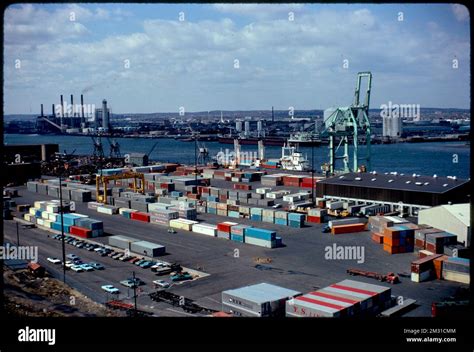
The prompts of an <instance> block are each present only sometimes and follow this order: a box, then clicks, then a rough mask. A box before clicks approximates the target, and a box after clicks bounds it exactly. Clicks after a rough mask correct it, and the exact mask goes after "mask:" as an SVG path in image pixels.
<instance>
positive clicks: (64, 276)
mask: <svg viewBox="0 0 474 352" xmlns="http://www.w3.org/2000/svg"><path fill="white" fill-rule="evenodd" d="M68 168H69V164H68V163H65V164H64V169H65V170H67V169H68ZM62 189H63V187H62V179H61V172H60V173H59V211H60V214H61V242H62V252H63V282H64V283H66V242H65V239H64V209H63V191H62Z"/></svg>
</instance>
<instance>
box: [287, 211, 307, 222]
mask: <svg viewBox="0 0 474 352" xmlns="http://www.w3.org/2000/svg"><path fill="white" fill-rule="evenodd" d="M304 218H305V215H304V214H298V213H288V220H291V221H299V222H304Z"/></svg>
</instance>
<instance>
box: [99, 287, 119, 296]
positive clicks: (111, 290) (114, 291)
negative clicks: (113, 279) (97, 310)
mask: <svg viewBox="0 0 474 352" xmlns="http://www.w3.org/2000/svg"><path fill="white" fill-rule="evenodd" d="M101 289H103V290H104V291H105V292H108V293H112V294H119V293H120V290H119V289H118V288H116V287H114V285H104V286H101Z"/></svg>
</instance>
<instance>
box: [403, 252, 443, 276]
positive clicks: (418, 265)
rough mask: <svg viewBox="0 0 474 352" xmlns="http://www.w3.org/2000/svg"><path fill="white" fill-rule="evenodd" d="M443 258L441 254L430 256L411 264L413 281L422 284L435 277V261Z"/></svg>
mask: <svg viewBox="0 0 474 352" xmlns="http://www.w3.org/2000/svg"><path fill="white" fill-rule="evenodd" d="M440 257H442V255H441V254H434V255H429V256H426V257H424V258H421V259H417V260H415V261H413V262H412V263H411V281H413V282H422V281H426V280H429V279H430V278H432V277H433V276H434V275H435V266H434V260H435V259H437V258H440Z"/></svg>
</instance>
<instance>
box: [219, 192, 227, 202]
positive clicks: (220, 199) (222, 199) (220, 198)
mask: <svg viewBox="0 0 474 352" xmlns="http://www.w3.org/2000/svg"><path fill="white" fill-rule="evenodd" d="M226 201H227V196H226V195H225V194H222V195H220V196H219V202H220V203H225V202H226Z"/></svg>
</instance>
